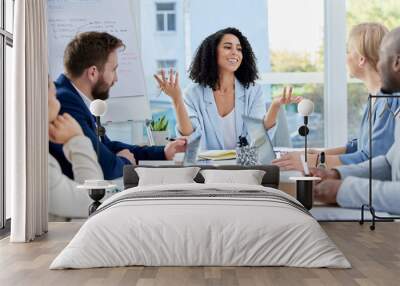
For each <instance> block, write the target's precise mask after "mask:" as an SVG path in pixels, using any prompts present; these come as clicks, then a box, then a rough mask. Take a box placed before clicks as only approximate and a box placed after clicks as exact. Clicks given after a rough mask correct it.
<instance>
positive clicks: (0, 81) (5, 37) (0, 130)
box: [0, 0, 15, 235]
mask: <svg viewBox="0 0 400 286" xmlns="http://www.w3.org/2000/svg"><path fill="white" fill-rule="evenodd" d="M0 1H1V2H0V5H1V11H0V12H1V21H0V59H1V60H0V62H1V63H2V65H1V67H0V118H1V122H0V235H3V234H4V233H8V232H9V229H10V220H9V219H8V220H7V217H6V214H7V213H6V188H5V154H6V153H5V150H4V149H5V128H6V124H5V92H6V82H5V74H6V58H7V57H6V48H7V46H8V47H11V48H13V34H12V33H10V32H8V31H7V30H6V21H7V19H6V17H7V15H6V0H0ZM12 5H13V9H12V11H13V12H14V7H15V1H14V0H12Z"/></svg>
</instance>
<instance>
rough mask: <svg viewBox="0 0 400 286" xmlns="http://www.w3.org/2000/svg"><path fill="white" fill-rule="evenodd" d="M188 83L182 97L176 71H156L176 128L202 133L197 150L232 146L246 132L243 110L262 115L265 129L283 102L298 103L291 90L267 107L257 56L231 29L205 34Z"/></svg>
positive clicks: (185, 133)
mask: <svg viewBox="0 0 400 286" xmlns="http://www.w3.org/2000/svg"><path fill="white" fill-rule="evenodd" d="M189 73H190V78H191V79H192V80H193V82H194V84H193V85H192V86H190V87H189V88H188V89H187V90H186V92H185V97H184V98H183V96H182V92H181V89H180V87H179V80H178V74H176V75H174V73H173V71H172V70H171V71H170V73H169V78H168V79H166V75H165V72H164V71H161V76H158V75H155V78H156V80H157V82H158V84H159V85H160V88H161V90H162V91H164V92H165V93H166V94H167V95H169V96H170V97H171V98H172V101H173V104H174V108H175V111H176V116H177V122H178V126H177V131H178V133H179V134H180V135H182V136H190V139H194V138H198V137H201V149H203V150H221V149H234V148H235V147H236V144H237V142H238V140H239V139H238V138H239V136H247V131H246V126H245V125H244V124H243V120H242V115H248V116H251V117H256V118H260V119H263V122H264V127H265V129H266V130H269V129H271V128H272V127H273V126H274V125H275V122H276V117H277V115H278V112H279V108H280V106H281V105H282V104H287V103H298V102H299V101H300V98H298V97H292V96H291V94H292V89H291V88H289V89H286V88H285V89H284V93H283V96H282V97H280V98H278V99H275V100H273V101H272V103H271V105H270V108H269V109H268V112H267V111H266V102H265V100H264V95H263V92H262V89H261V86H260V85H258V84H256V83H255V80H256V79H257V78H258V71H257V66H256V57H255V55H254V53H253V51H252V48H251V46H250V43H249V42H248V40H247V38H246V37H245V36H243V35H242V33H241V32H240V31H239V30H237V29H235V28H226V29H223V30H220V31H218V32H216V33H214V34H212V35H210V36H208V37H207V38H206V39H205V40H204V41H203V42H202V43H201V45H200V47H199V48H198V50H197V52H196V55H195V57H194V60H193V62H192V64H191V67H190V70H189Z"/></svg>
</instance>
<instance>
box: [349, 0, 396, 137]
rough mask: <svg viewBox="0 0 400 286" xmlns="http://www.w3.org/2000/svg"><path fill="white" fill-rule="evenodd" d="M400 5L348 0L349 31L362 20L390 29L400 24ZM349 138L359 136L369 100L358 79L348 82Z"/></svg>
mask: <svg viewBox="0 0 400 286" xmlns="http://www.w3.org/2000/svg"><path fill="white" fill-rule="evenodd" d="M399 8H400V5H399V1H398V0H385V1H382V0H369V1H363V0H347V2H346V10H347V11H346V12H347V13H346V24H347V31H350V29H351V27H353V26H354V25H357V24H359V23H362V22H379V23H382V24H384V25H385V26H386V27H387V28H388V29H389V30H391V29H393V28H395V27H398V26H400V9H399ZM347 92H348V98H347V106H348V138H349V139H353V138H357V137H358V135H359V134H358V133H359V128H360V122H361V118H362V115H363V112H364V109H365V106H366V104H367V102H368V91H367V89H366V87H365V85H364V84H363V83H362V82H360V81H359V80H356V79H350V80H349V81H348V84H347Z"/></svg>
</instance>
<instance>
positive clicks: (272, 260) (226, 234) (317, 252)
mask: <svg viewBox="0 0 400 286" xmlns="http://www.w3.org/2000/svg"><path fill="white" fill-rule="evenodd" d="M209 189H214V191H215V190H217V191H239V190H241V191H246V190H247V191H250V190H258V191H260V190H261V191H265V192H269V194H273V195H275V196H279V197H281V198H286V199H288V200H290V201H291V202H293V203H296V202H297V201H296V200H295V199H293V198H292V197H290V196H289V195H286V194H285V193H283V192H281V191H279V190H275V189H272V188H265V187H262V186H249V185H238V184H236V185H232V184H207V185H205V184H184V185H166V186H152V187H136V188H132V189H129V190H125V191H123V192H121V193H119V194H116V195H115V196H113V197H111V198H109V199H108V200H106V201H105V202H104V203H103V204H102V205H101V207H100V208H103V211H100V212H99V213H97V214H95V215H94V216H92V217H90V218H89V219H88V220H87V221H86V222H85V224H84V225H83V226H82V227H81V229H80V230H79V232H78V233H77V234H76V235H75V237H74V238H73V239H72V241H71V242H70V243H69V244H68V245H67V247H65V249H64V250H63V251H62V252H61V253H60V254H59V255H58V256H57V257H56V259H55V260H54V261H53V263H52V264H51V266H50V269H63V268H91V267H113V266H128V265H145V266H195V265H197V266H206V265H209V266H211V265H214V266H245V265H246V266H294V267H332V268H349V267H350V263H349V262H348V261H347V259H346V258H345V257H344V255H343V254H342V252H341V251H340V250H339V249H338V248H337V247H336V245H335V244H334V243H333V242H332V241H331V240H330V238H329V237H328V236H327V234H326V233H325V232H324V230H323V229H322V228H321V227H320V225H319V224H318V222H317V221H316V220H315V219H314V218H313V217H312V216H311V215H309V214H308V213H307V211H305V210H304V211H302V210H300V209H299V208H297V207H294V206H293V205H290V204H286V203H282V201H279V200H265V199H261V198H251V197H249V198H243V197H240V198H236V197H187V196H186V197H173V198H148V199H146V198H142V199H134V200H126V201H121V202H119V203H115V202H116V201H118V199H120V198H121V197H123V196H127V195H131V194H134V195H137V194H138V193H137V192H146V191H160V192H163V191H168V190H182V191H185V190H187V191H192V192H193V191H199V192H206V191H207V190H209ZM140 194H142V193H140Z"/></svg>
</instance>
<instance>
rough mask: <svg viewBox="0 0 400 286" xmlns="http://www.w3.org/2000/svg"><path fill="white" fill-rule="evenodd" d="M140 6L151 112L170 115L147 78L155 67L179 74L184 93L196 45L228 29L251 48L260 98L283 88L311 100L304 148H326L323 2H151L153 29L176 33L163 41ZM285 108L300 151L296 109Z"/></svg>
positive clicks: (164, 98) (168, 104) (163, 98)
mask: <svg viewBox="0 0 400 286" xmlns="http://www.w3.org/2000/svg"><path fill="white" fill-rule="evenodd" d="M145 2H146V1H143V0H142V1H141V5H142V7H143V8H142V9H141V13H142V15H141V17H140V19H141V23H140V26H141V33H142V34H141V41H142V42H141V47H142V59H143V65H144V71H145V77H146V85H147V91H148V94H149V98H150V102H151V108H152V110H153V112H154V113H157V114H159V113H160V112H165V113H166V114H167V115H172V116H174V112H171V109H172V105H171V101H170V99H169V97H168V96H166V95H164V94H163V93H161V94H160V92H159V90H158V88H157V84H156V83H155V81H154V79H153V76H152V75H153V74H154V73H155V72H157V70H158V69H160V68H170V67H171V66H172V67H174V69H176V70H177V71H178V72H179V74H180V85H181V87H182V89H185V88H186V87H187V86H188V85H189V84H190V83H191V81H190V79H189V78H188V74H187V70H188V67H189V66H190V63H191V60H192V58H193V55H194V54H195V52H196V49H197V48H198V46H199V45H200V43H201V41H202V40H203V39H204V38H205V37H206V36H208V35H210V34H211V33H213V32H215V31H217V30H219V29H221V28H225V27H229V26H232V25H234V26H235V27H236V28H238V29H239V30H241V31H242V33H243V34H244V35H245V36H246V37H247V38H248V40H249V42H250V43H251V45H252V48H253V50H254V53H255V55H256V57H257V65H258V70H259V73H260V80H259V81H258V83H259V84H261V85H262V86H263V90H264V94H265V97H266V98H267V99H269V100H271V99H272V97H274V96H278V95H279V94H280V91H281V89H282V87H283V85H293V86H294V87H295V94H296V95H299V96H304V97H307V98H310V99H312V100H313V101H314V102H315V105H316V106H315V112H314V114H313V115H312V116H311V118H310V128H311V129H312V133H315V136H310V138H309V139H310V140H309V143H310V146H318V147H321V146H324V145H325V144H326V141H325V136H324V130H325V128H324V123H325V120H324V119H325V115H326V113H325V112H324V111H325V108H324V103H325V100H324V94H325V91H324V71H325V68H326V67H325V64H324V60H325V59H324V44H325V42H324V33H325V24H324V3H325V2H326V1H325V0H298V1H293V0H253V2H252V5H243V1H242V0H219V1H213V0H190V1H189V0H177V1H175V2H160V1H155V2H154V3H155V7H156V26H155V28H156V30H157V31H169V30H170V27H173V30H174V31H177V33H174V34H173V35H171V36H168V37H166V36H165V35H163V34H158V33H151V30H149V29H151V27H152V26H153V25H151V23H149V21H151V19H148V17H146V15H148V14H149V13H150V12H151V11H149V9H151V6H150V7H149V6H148V5H147V4H145ZM153 7H154V6H153ZM210 7H212V9H211V8H210ZM288 7H290V9H288ZM221 11H224V13H221ZM169 15H171V16H169ZM204 15H207V16H206V18H205V16H204ZM305 15H310V16H307V17H305ZM232 19H234V21H233V20H232ZM255 19H257V20H256V21H255ZM293 23H295V24H293ZM149 27H150V28H149ZM305 31H306V32H305ZM160 58H162V59H163V60H160ZM164 59H165V60H164ZM171 59H174V60H173V61H175V62H173V61H172V60H171ZM285 109H286V113H287V116H288V123H289V133H290V138H291V141H292V142H291V143H292V145H293V146H295V147H300V146H303V140H301V139H299V138H298V137H299V136H298V134H297V130H298V128H299V126H300V125H301V124H302V119H301V118H300V117H299V115H298V114H297V109H296V106H295V105H293V106H286V107H285ZM172 111H173V110H172ZM317 134H318V135H317Z"/></svg>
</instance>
